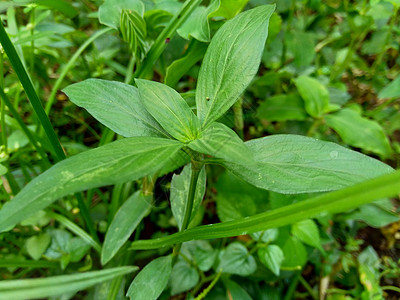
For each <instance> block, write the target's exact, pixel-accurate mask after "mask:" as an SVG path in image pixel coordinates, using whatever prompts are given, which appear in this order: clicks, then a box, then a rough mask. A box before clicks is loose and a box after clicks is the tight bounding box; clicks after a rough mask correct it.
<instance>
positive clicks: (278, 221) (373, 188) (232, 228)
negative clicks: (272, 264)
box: [130, 170, 400, 250]
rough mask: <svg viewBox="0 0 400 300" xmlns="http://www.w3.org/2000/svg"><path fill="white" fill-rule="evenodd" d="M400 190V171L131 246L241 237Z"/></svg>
mask: <svg viewBox="0 0 400 300" xmlns="http://www.w3.org/2000/svg"><path fill="white" fill-rule="evenodd" d="M399 193H400V170H399V171H396V172H394V173H391V174H388V175H383V176H380V177H378V178H375V179H372V180H367V181H364V182H362V183H359V184H356V185H354V186H351V187H348V188H345V189H342V190H338V191H335V192H331V193H327V194H323V195H321V196H317V197H314V198H311V199H308V200H305V201H302V202H298V203H295V204H292V205H288V206H284V207H282V208H279V209H275V210H272V211H268V212H265V213H261V214H257V215H255V216H252V217H247V218H244V219H241V220H236V221H229V222H224V223H219V224H213V225H207V226H199V227H196V228H193V229H188V230H186V231H184V232H179V233H175V234H172V235H169V236H167V237H164V238H158V239H154V240H142V241H137V242H133V243H132V245H131V247H130V249H135V250H138V249H141V250H142V249H143V250H144V249H155V248H159V247H164V246H168V245H171V244H176V243H182V242H186V241H190V240H203V239H214V238H223V237H231V236H238V235H243V234H249V233H252V232H257V231H262V230H267V229H270V228H276V227H281V226H285V225H289V224H293V223H294V222H297V221H301V220H305V219H308V218H311V217H314V216H316V215H318V214H320V213H324V212H329V213H339V212H345V211H348V210H350V209H354V208H356V207H358V206H361V205H363V204H366V203H370V202H372V201H374V200H377V199H381V198H385V197H392V196H395V195H397V194H399Z"/></svg>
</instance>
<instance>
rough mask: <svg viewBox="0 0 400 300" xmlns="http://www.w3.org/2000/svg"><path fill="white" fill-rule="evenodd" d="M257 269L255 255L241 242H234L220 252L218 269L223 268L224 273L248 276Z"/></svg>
mask: <svg viewBox="0 0 400 300" xmlns="http://www.w3.org/2000/svg"><path fill="white" fill-rule="evenodd" d="M256 269H257V264H256V261H255V259H254V257H253V256H252V255H251V254H249V253H248V251H247V248H246V247H245V246H243V245H242V244H241V243H238V242H233V243H231V244H229V245H228V247H226V249H224V250H222V251H221V252H220V254H219V264H218V267H217V271H220V270H222V272H223V273H229V274H236V275H241V276H248V275H250V274H252V273H254V272H255V271H256Z"/></svg>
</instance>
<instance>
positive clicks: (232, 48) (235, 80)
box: [196, 5, 275, 127]
mask: <svg viewBox="0 0 400 300" xmlns="http://www.w3.org/2000/svg"><path fill="white" fill-rule="evenodd" d="M274 10H275V5H263V6H259V7H256V8H254V9H251V10H248V11H246V12H244V13H241V14H239V15H237V16H236V17H235V18H233V19H231V20H229V21H228V22H226V23H225V24H224V25H222V27H221V28H220V29H219V30H218V32H217V33H216V34H215V36H214V37H213V39H212V41H211V43H210V46H209V47H208V49H207V52H206V55H205V57H204V60H203V64H202V65H201V68H200V73H199V80H198V82H197V91H196V104H197V115H198V117H199V119H200V121H201V123H202V126H203V127H207V125H209V124H211V123H212V122H213V121H216V120H217V119H218V118H219V117H221V116H222V115H223V114H224V113H225V112H226V111H227V110H228V109H229V108H230V107H231V106H232V105H233V104H234V103H235V102H236V100H237V99H238V98H239V96H240V94H241V93H243V91H244V90H245V89H246V87H247V86H248V85H249V83H250V81H251V80H252V79H253V77H254V76H255V75H256V73H257V70H258V67H259V65H260V61H261V56H262V53H263V49H264V45H265V41H266V39H267V36H268V22H269V18H270V17H271V15H272V13H273V11H274Z"/></svg>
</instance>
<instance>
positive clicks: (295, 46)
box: [285, 30, 316, 77]
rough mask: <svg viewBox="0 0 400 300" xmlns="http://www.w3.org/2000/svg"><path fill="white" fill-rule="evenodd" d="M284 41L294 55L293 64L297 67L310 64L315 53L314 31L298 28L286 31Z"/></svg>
mask: <svg viewBox="0 0 400 300" xmlns="http://www.w3.org/2000/svg"><path fill="white" fill-rule="evenodd" d="M285 43H286V45H287V48H288V50H289V51H290V52H291V53H292V54H293V56H294V60H293V64H294V65H295V66H296V67H297V68H300V67H306V66H307V67H308V66H310V65H311V64H312V61H313V60H314V58H315V54H316V51H315V50H314V48H315V42H314V33H310V32H302V31H299V30H296V31H295V32H288V33H287V35H286V36H285ZM301 77H302V76H301Z"/></svg>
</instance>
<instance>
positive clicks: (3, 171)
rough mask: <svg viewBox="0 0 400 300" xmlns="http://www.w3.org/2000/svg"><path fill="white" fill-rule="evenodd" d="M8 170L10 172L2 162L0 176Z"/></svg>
mask: <svg viewBox="0 0 400 300" xmlns="http://www.w3.org/2000/svg"><path fill="white" fill-rule="evenodd" d="M7 172H8V169H7V168H6V167H5V166H3V165H2V164H0V176H3V175H5V174H6V173H7ZM2 183H3V181H1V182H0V184H2Z"/></svg>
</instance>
